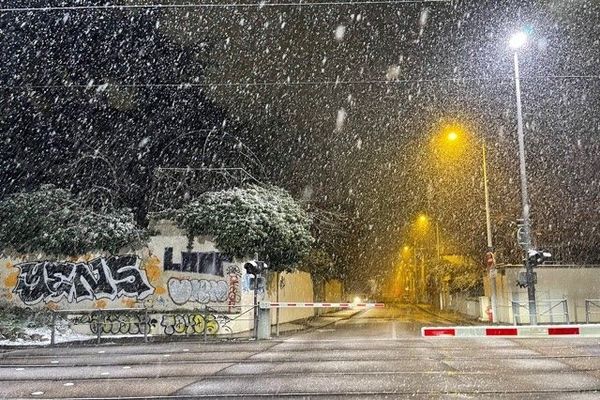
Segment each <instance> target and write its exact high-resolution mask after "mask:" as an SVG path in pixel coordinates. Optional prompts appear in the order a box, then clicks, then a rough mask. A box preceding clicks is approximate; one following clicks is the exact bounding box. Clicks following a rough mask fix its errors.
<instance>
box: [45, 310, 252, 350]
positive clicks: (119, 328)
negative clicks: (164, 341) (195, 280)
mask: <svg viewBox="0 0 600 400" xmlns="http://www.w3.org/2000/svg"><path fill="white" fill-rule="evenodd" d="M228 307H229V306H227V307H226V308H228ZM235 307H236V308H238V309H239V310H240V312H239V313H235V314H232V313H225V312H223V311H221V310H222V309H223V308H224V306H223V305H214V306H211V305H204V306H202V307H199V308H194V309H175V310H153V309H147V308H109V309H96V310H53V311H52V318H51V335H50V345H54V344H56V330H57V323H58V317H59V316H62V317H63V319H64V320H67V321H68V323H69V325H89V329H90V331H91V333H93V334H95V336H96V342H97V343H100V342H101V340H102V336H103V335H104V336H110V335H119V334H121V335H128V336H131V337H141V336H143V338H144V342H147V341H148V335H149V334H152V332H153V331H154V332H156V333H158V334H159V335H163V336H192V335H202V337H203V340H204V341H207V340H208V336H216V335H219V336H221V337H223V336H225V337H232V336H233V334H234V333H237V332H234V331H233V329H232V327H231V325H232V324H233V323H234V322H235V321H252V320H253V318H252V315H250V317H248V314H249V313H251V312H252V311H253V310H254V309H255V307H254V306H252V305H249V306H242V305H239V306H235ZM243 309H246V310H245V311H243ZM232 315H234V316H233V317H232ZM244 316H246V318H243V317H244ZM159 318H160V321H159ZM253 329H254V327H253ZM240 332H241V331H240Z"/></svg>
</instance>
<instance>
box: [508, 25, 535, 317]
mask: <svg viewBox="0 0 600 400" xmlns="http://www.w3.org/2000/svg"><path fill="white" fill-rule="evenodd" d="M525 43H527V34H526V33H525V32H518V33H515V34H514V35H513V36H512V37H511V38H510V41H509V45H510V47H511V48H512V49H513V50H514V71H515V92H516V98H517V135H518V141H519V174H520V176H521V204H522V208H523V215H522V218H523V223H522V224H523V225H522V236H521V239H522V240H521V243H522V245H523V249H524V250H525V261H524V263H525V271H526V278H527V297H528V300H529V323H530V324H531V325H537V307H536V304H535V286H534V273H533V264H532V263H531V262H530V260H529V251H530V250H531V223H530V221H529V195H528V193H527V174H526V169H525V165H526V164H525V138H524V135H523V115H522V111H521V85H520V82H519V56H518V51H519V49H520V48H521V47H523V46H524V45H525Z"/></svg>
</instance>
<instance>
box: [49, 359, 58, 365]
mask: <svg viewBox="0 0 600 400" xmlns="http://www.w3.org/2000/svg"><path fill="white" fill-rule="evenodd" d="M50 364H58V360H52V361H50Z"/></svg>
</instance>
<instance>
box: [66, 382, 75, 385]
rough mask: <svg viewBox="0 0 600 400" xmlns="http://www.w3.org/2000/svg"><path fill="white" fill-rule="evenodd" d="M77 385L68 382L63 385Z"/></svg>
mask: <svg viewBox="0 0 600 400" xmlns="http://www.w3.org/2000/svg"><path fill="white" fill-rule="evenodd" d="M74 385H75V384H74V383H73V382H67V383H63V386H74Z"/></svg>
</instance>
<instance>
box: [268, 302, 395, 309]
mask: <svg viewBox="0 0 600 400" xmlns="http://www.w3.org/2000/svg"><path fill="white" fill-rule="evenodd" d="M384 307H385V304H384V303H299V302H269V301H261V302H260V308H352V309H369V308H384Z"/></svg>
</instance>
